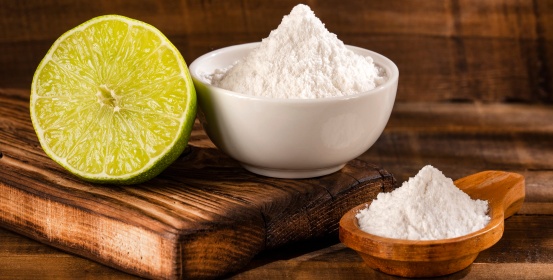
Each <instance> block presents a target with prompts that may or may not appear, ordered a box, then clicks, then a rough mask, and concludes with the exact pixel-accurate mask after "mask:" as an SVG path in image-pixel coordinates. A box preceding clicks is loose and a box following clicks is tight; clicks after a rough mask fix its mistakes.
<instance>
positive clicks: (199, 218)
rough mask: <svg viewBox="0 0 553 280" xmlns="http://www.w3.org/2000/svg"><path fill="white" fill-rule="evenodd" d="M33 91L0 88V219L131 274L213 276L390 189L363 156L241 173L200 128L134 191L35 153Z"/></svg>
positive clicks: (323, 229) (330, 225) (326, 230)
mask: <svg viewBox="0 0 553 280" xmlns="http://www.w3.org/2000/svg"><path fill="white" fill-rule="evenodd" d="M28 96H29V92H28V91H12V90H1V91H0V104H3V110H1V111H0V131H1V132H2V134H1V137H0V150H1V152H2V155H3V156H2V158H1V159H0V226H2V227H5V228H8V229H10V230H13V231H16V232H18V233H21V234H24V235H26V236H29V237H31V238H33V239H35V240H38V241H40V242H43V243H46V244H49V245H52V246H55V247H58V248H61V249H63V250H65V251H68V252H71V253H74V254H77V255H80V256H83V257H85V258H89V259H92V260H95V261H98V262H101V263H104V264H106V265H109V266H112V267H115V268H118V269H121V270H123V271H127V272H129V273H132V274H136V275H140V276H144V277H149V278H160V279H180V278H212V277H216V276H221V275H225V274H227V273H229V272H232V271H235V270H237V269H240V268H241V267H243V266H244V265H246V264H247V263H248V262H249V261H250V260H251V259H252V258H253V257H254V256H255V255H256V254H258V253H259V252H261V251H262V250H265V249H270V248H274V247H278V246H282V245H283V244H287V243H290V242H298V241H303V240H307V239H311V238H317V237H323V236H327V235H329V234H330V235H332V234H336V232H337V224H338V220H339V219H340V217H341V216H342V215H343V213H344V212H345V211H347V209H349V208H351V207H353V206H354V205H356V204H359V203H361V202H363V201H366V200H368V199H372V198H374V197H376V195H377V194H378V193H379V192H381V191H389V190H391V189H392V188H393V187H394V183H395V181H394V178H393V176H392V175H391V174H390V173H388V172H387V171H385V170H384V169H381V168H378V167H376V166H373V165H371V164H368V163H366V162H364V161H360V160H353V161H351V162H350V163H348V164H347V166H346V167H344V168H343V169H342V170H341V171H339V172H337V173H334V174H331V175H328V176H323V177H319V178H314V179H305V180H280V179H273V178H268V177H262V176H257V175H254V174H252V173H249V172H247V171H245V170H244V169H243V168H242V167H240V166H239V164H238V163H237V162H235V161H234V160H232V159H230V158H228V157H226V156H225V155H223V154H222V153H221V152H219V151H218V150H217V149H216V148H214V147H213V145H212V144H210V142H209V140H208V139H207V137H206V136H205V134H203V132H202V130H201V129H200V127H199V126H198V125H196V128H195V131H194V133H193V135H192V138H191V143H190V145H189V146H188V149H187V150H186V151H185V152H184V153H183V155H182V156H181V157H180V158H179V159H178V160H177V161H176V162H175V163H173V164H172V165H171V166H170V167H169V168H168V169H166V170H165V171H164V172H163V173H162V174H161V175H160V176H158V177H156V178H155V179H153V180H151V181H148V182H146V183H144V184H139V185H134V186H109V185H95V184H91V183H85V182H82V181H80V180H79V179H77V178H75V177H73V176H71V175H69V174H68V173H67V172H66V171H65V170H63V169H62V168H61V167H59V166H57V165H56V164H55V163H54V162H53V161H52V160H50V159H49V158H48V157H47V156H46V155H45V154H44V152H43V151H42V149H41V148H40V146H39V144H38V143H37V139H36V136H35V135H34V133H33V128H32V125H31V122H30V119H29V113H28Z"/></svg>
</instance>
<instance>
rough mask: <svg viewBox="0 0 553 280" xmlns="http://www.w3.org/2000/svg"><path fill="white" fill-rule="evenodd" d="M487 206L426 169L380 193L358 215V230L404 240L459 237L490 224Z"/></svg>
mask: <svg viewBox="0 0 553 280" xmlns="http://www.w3.org/2000/svg"><path fill="white" fill-rule="evenodd" d="M487 212H488V202H487V201H484V200H480V199H477V200H473V199H471V198H470V197H469V196H468V195H467V194H466V193H464V192H463V191H462V190H460V189H459V188H457V187H456V186H455V184H454V183H453V180H451V179H450V178H448V177H446V176H445V175H444V174H443V173H442V172H441V171H440V170H438V169H436V168H434V167H432V166H430V165H427V166H425V167H423V168H422V169H421V170H420V171H419V173H418V174H417V175H416V176H415V177H413V178H409V180H408V181H406V182H404V183H403V185H402V186H401V187H400V188H397V189H395V190H394V191H392V192H390V193H380V194H378V196H377V198H376V199H375V200H374V201H373V202H372V203H371V204H370V205H369V207H367V208H365V209H363V210H361V211H359V213H357V215H356V218H357V222H358V224H359V228H360V229H361V230H362V231H365V232H367V233H370V234H374V235H378V236H383V237H389V238H396V239H408V240H438V239H446V238H454V237H459V236H463V235H466V234H469V233H472V232H475V231H477V230H480V229H482V228H484V227H485V226H486V225H487V224H488V222H489V221H490V217H489V216H488V215H487Z"/></svg>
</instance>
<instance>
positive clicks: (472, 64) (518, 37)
mask: <svg viewBox="0 0 553 280" xmlns="http://www.w3.org/2000/svg"><path fill="white" fill-rule="evenodd" d="M297 3H298V2H296V1H289V0H284V1H261V0H241V1H238V0H205V1H201V0H188V1H187V0H180V1H174V0H163V1H157V0H139V1H130V0H95V1H72V0H41V1H38V0H36V1H35V0H29V1H19V0H2V1H0V88H23V89H28V88H30V84H31V80H32V75H33V73H34V70H35V69H36V67H37V65H38V63H39V62H40V60H41V59H42V57H43V56H44V55H45V54H46V52H47V50H48V48H49V47H50V46H51V45H52V43H53V42H54V41H55V40H56V38H58V37H59V36H60V35H61V34H62V33H63V32H65V31H67V30H69V29H70V28H72V27H74V26H76V25H78V24H80V23H82V22H84V21H86V20H88V19H90V18H92V17H95V16H99V15H104V14H121V15H125V16H128V17H132V18H136V19H139V20H142V21H145V22H148V23H150V24H152V25H154V26H156V27H157V28H158V29H160V30H161V31H162V32H163V33H165V34H166V35H167V37H169V39H170V40H171V41H172V42H173V43H174V44H175V45H176V46H177V48H179V50H180V51H181V53H182V55H183V56H184V58H185V60H186V61H187V62H188V63H191V62H192V61H193V60H194V59H195V58H197V57H198V56H200V55H202V54H203V53H206V52H208V51H210V50H213V49H217V48H220V47H225V46H228V45H233V44H239V43H246V42H253V41H260V40H261V39H262V38H264V37H266V36H268V34H269V32H270V31H271V30H273V29H275V28H276V27H277V26H278V24H279V23H280V21H281V19H282V16H284V15H286V14H288V13H289V12H290V10H291V9H292V7H293V6H295V5H296V4H297ZM303 3H305V4H308V5H309V6H310V7H311V8H312V9H313V10H314V12H315V14H316V15H317V16H318V17H319V18H320V19H321V20H322V21H323V23H325V24H326V26H327V28H328V29H329V30H330V31H331V32H333V33H335V34H337V35H338V38H340V39H341V40H342V41H344V42H345V43H346V44H350V45H357V46H361V47H364V48H368V49H371V50H374V51H376V52H379V53H381V54H383V55H385V56H387V57H389V58H390V59H392V60H393V61H395V62H396V64H397V65H398V67H399V69H400V83H399V90H398V97H397V101H399V102H402V101H454V102H473V101H476V102H480V101H481V102H486V103H489V102H525V103H553V1H551V0H534V1H530V0H526V1H523V0H487V1H481V0H436V1H418V0H394V1H375V0H369V1H360V0H354V1H343V0H327V1H316V0H306V1H303Z"/></svg>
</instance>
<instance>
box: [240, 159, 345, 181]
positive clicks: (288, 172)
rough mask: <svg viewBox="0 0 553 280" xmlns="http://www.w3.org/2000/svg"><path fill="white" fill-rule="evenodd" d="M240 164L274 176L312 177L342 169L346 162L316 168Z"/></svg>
mask: <svg viewBox="0 0 553 280" xmlns="http://www.w3.org/2000/svg"><path fill="white" fill-rule="evenodd" d="M241 165H242V166H243V167H244V168H245V169H246V170H248V171H250V172H252V173H255V174H259V175H263V176H267V177H274V178H283V179H305V178H313V177H319V176H324V175H328V174H330V173H334V172H336V171H338V170H340V169H342V168H343V167H344V166H345V165H346V164H340V165H336V166H331V167H327V168H318V169H274V168H263V167H258V166H253V165H248V164H245V163H241Z"/></svg>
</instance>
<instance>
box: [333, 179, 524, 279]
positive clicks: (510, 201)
mask: <svg viewBox="0 0 553 280" xmlns="http://www.w3.org/2000/svg"><path fill="white" fill-rule="evenodd" d="M455 185H456V186H457V187H458V188H460V189H461V190H463V191H464V192H465V193H467V194H468V195H469V196H470V197H471V198H473V199H482V200H487V201H488V203H489V209H490V210H489V213H488V214H489V215H490V218H491V220H490V223H489V224H488V225H486V226H485V227H484V228H483V229H481V230H478V231H476V232H473V233H470V234H467V235H464V236H460V237H455V238H449V239H442V240H425V241H416V240H404V239H393V238H386V237H381V236H376V235H373V234H369V233H366V232H364V231H362V230H361V229H359V224H358V223H357V218H356V217H355V215H356V214H357V212H359V211H360V210H362V209H364V208H365V207H367V205H368V204H370V202H369V203H364V204H362V205H359V206H357V207H355V208H353V209H351V210H350V211H348V212H347V213H346V214H345V215H344V216H343V217H342V219H341V220H340V232H339V234H340V241H341V242H342V243H344V244H345V245H346V246H348V247H350V248H351V249H353V250H355V251H357V252H358V253H359V254H360V255H361V257H362V258H363V260H364V261H365V262H366V263H367V264H368V265H369V266H370V267H371V268H373V269H376V270H379V271H382V272H384V273H388V274H392V275H398V276H403V277H433V276H441V275H446V274H450V273H453V272H457V271H460V270H462V269H464V268H466V267H467V266H469V265H470V264H471V263H472V262H473V261H474V259H476V257H477V256H478V253H480V252H481V251H483V250H485V249H487V248H489V247H491V246H492V245H494V244H495V243H496V242H497V241H499V239H501V236H502V235H503V229H504V219H506V218H508V217H510V216H511V215H513V214H514V213H516V212H517V211H518V210H520V207H521V206H522V203H523V201H524V188H525V187H524V177H523V176H522V175H519V174H516V173H509V172H502V171H484V172H480V173H477V174H473V175H470V176H467V177H464V178H461V179H459V180H457V181H455Z"/></svg>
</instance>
